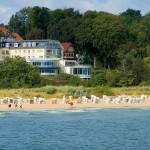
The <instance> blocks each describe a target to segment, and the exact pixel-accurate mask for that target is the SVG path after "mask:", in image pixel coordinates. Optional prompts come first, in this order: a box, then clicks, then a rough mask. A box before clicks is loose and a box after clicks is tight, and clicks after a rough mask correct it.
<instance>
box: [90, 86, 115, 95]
mask: <svg viewBox="0 0 150 150" xmlns="http://www.w3.org/2000/svg"><path fill="white" fill-rule="evenodd" d="M91 94H93V95H96V96H99V97H101V96H103V95H115V93H114V92H113V90H112V89H111V88H110V87H107V86H97V87H94V88H92V89H91Z"/></svg>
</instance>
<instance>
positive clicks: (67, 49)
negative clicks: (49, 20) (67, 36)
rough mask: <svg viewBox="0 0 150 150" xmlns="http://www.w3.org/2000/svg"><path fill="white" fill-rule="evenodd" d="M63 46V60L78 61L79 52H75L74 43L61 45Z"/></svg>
mask: <svg viewBox="0 0 150 150" xmlns="http://www.w3.org/2000/svg"><path fill="white" fill-rule="evenodd" d="M61 45H62V47H63V53H64V54H63V58H64V59H65V60H77V57H76V53H77V50H75V48H74V46H73V44H72V43H61Z"/></svg>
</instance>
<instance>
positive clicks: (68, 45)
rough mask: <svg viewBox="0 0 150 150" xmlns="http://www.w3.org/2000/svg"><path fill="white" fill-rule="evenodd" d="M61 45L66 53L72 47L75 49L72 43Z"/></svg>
mask: <svg viewBox="0 0 150 150" xmlns="http://www.w3.org/2000/svg"><path fill="white" fill-rule="evenodd" d="M61 45H62V47H63V48H64V52H67V51H68V49H69V47H70V46H72V47H73V44H72V43H61Z"/></svg>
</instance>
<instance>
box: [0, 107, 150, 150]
mask: <svg viewBox="0 0 150 150" xmlns="http://www.w3.org/2000/svg"><path fill="white" fill-rule="evenodd" d="M149 149H150V109H149V108H132V109H129V108H123V109H74V110H56V111H55V110H38V111H37V110H34V111H0V150H149Z"/></svg>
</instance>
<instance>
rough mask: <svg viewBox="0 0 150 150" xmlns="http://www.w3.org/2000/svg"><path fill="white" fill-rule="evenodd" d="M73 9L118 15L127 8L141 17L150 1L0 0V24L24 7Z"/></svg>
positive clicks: (149, 9) (146, 11)
mask: <svg viewBox="0 0 150 150" xmlns="http://www.w3.org/2000/svg"><path fill="white" fill-rule="evenodd" d="M28 6H30V7H33V6H40V7H47V8H49V9H50V10H55V9H57V8H60V9H64V8H74V10H78V11H79V12H81V13H84V12H85V11H87V10H96V11H106V12H109V13H113V14H120V13H121V12H124V11H126V10H127V9H128V8H131V9H134V10H140V11H141V14H142V15H145V14H146V13H148V12H150V0H0V23H4V24H5V25H7V23H8V21H9V20H10V17H11V16H12V15H13V14H15V13H16V12H18V11H20V10H21V9H22V8H24V7H28Z"/></svg>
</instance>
